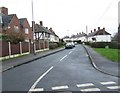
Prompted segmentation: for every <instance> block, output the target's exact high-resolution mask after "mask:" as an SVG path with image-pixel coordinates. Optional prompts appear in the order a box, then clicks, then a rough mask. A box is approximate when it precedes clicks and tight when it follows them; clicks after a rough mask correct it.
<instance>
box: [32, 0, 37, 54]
mask: <svg viewBox="0 0 120 93" xmlns="http://www.w3.org/2000/svg"><path fill="white" fill-rule="evenodd" d="M32 31H33V53H34V55H36V52H35V50H36V49H35V40H34V33H35V22H34V11H33V0H32Z"/></svg>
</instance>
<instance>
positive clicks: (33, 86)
mask: <svg viewBox="0 0 120 93" xmlns="http://www.w3.org/2000/svg"><path fill="white" fill-rule="evenodd" d="M52 69H53V66H52V67H50V68H49V69H48V70H47V71H46V72H45V73H44V74H43V75H42V76H40V77H39V78H38V79H37V81H36V82H35V83H34V84H33V85H32V87H31V88H30V90H29V91H32V90H34V89H35V86H36V85H37V84H38V83H39V82H40V80H41V79H42V78H43V77H44V76H45V75H47V74H48V73H49V72H50V71H51V70H52ZM28 93H30V92H28Z"/></svg>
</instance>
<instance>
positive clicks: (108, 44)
mask: <svg viewBox="0 0 120 93" xmlns="http://www.w3.org/2000/svg"><path fill="white" fill-rule="evenodd" d="M86 44H87V45H90V46H91V47H93V48H105V47H109V48H112V49H120V44H119V43H117V42H93V43H86Z"/></svg>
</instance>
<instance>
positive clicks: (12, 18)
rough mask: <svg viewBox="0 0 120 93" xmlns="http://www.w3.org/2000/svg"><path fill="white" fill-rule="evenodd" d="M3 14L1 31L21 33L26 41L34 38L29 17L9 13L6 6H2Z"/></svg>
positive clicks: (8, 33) (0, 10) (0, 9)
mask: <svg viewBox="0 0 120 93" xmlns="http://www.w3.org/2000/svg"><path fill="white" fill-rule="evenodd" d="M0 13H1V15H2V19H1V21H2V22H1V24H2V25H1V27H2V28H0V33H2V34H7V35H10V34H12V33H17V34H18V33H19V36H21V35H22V37H24V40H25V41H27V42H28V41H29V40H31V41H32V40H33V33H32V31H31V28H30V25H29V23H28V21H27V18H22V19H18V17H17V15H16V14H10V15H8V9H7V8H5V7H2V8H0Z"/></svg>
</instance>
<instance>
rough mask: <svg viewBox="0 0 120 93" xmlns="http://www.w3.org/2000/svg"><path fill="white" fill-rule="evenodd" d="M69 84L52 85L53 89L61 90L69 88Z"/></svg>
mask: <svg viewBox="0 0 120 93" xmlns="http://www.w3.org/2000/svg"><path fill="white" fill-rule="evenodd" d="M67 88H68V86H56V87H52V90H59V89H67Z"/></svg>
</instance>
